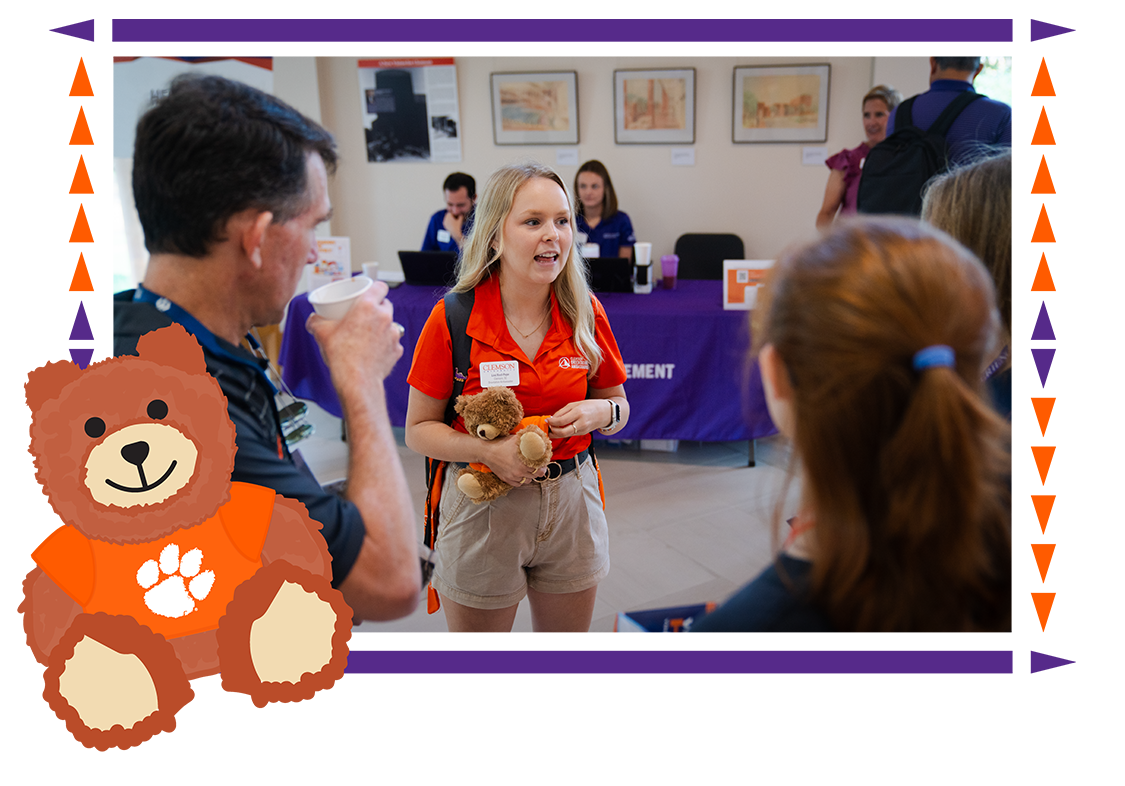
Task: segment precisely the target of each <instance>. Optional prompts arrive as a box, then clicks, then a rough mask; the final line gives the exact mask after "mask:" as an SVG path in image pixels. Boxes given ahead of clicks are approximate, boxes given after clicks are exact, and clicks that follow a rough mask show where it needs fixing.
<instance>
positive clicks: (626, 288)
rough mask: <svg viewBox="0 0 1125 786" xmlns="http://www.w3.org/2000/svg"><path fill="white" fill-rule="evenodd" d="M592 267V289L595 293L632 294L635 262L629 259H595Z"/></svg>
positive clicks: (587, 262) (590, 261) (587, 261)
mask: <svg viewBox="0 0 1125 786" xmlns="http://www.w3.org/2000/svg"><path fill="white" fill-rule="evenodd" d="M586 264H587V265H589V266H590V288H591V289H593V290H594V291H595V292H632V291H633V260H632V259H629V258H627V257H594V258H592V259H587V260H586Z"/></svg>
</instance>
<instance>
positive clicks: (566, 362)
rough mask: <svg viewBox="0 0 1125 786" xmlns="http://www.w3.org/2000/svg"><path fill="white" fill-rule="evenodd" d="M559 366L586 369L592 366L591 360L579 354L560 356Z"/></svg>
mask: <svg viewBox="0 0 1125 786" xmlns="http://www.w3.org/2000/svg"><path fill="white" fill-rule="evenodd" d="M559 368H577V369H582V370H583V371H585V370H586V369H588V368H590V361H588V360H586V358H584V357H582V356H581V355H578V356H577V357H574V356H572V357H562V358H559Z"/></svg>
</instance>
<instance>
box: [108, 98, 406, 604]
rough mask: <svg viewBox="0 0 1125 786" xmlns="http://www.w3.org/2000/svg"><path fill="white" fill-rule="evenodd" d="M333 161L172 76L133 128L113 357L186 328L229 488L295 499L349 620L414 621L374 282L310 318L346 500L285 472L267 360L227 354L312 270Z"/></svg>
mask: <svg viewBox="0 0 1125 786" xmlns="http://www.w3.org/2000/svg"><path fill="white" fill-rule="evenodd" d="M335 165H336V145H335V142H334V140H333V139H332V136H331V134H329V133H328V132H327V131H326V130H324V129H323V128H321V127H320V126H319V125H317V124H316V123H314V122H313V121H311V120H309V119H308V118H306V117H304V116H303V115H301V114H300V113H299V112H297V111H296V110H295V109H293V108H292V107H290V106H288V105H287V104H285V103H284V102H282V101H279V100H278V99H276V98H274V97H272V96H270V95H267V94H265V93H262V92H261V91H258V90H255V89H254V88H251V87H248V86H246V85H243V84H240V83H238V82H232V81H229V80H226V79H222V78H220V77H214V76H205V77H198V76H184V77H179V78H177V79H176V80H175V81H174V82H173V83H172V87H171V89H170V91H169V93H168V95H167V97H166V98H164V99H162V100H161V101H160V103H159V104H157V105H156V106H155V107H153V108H152V109H150V110H149V111H148V112H147V113H146V114H145V115H144V117H142V118H141V120H140V122H139V123H138V125H137V134H136V147H135V151H134V159H133V193H134V198H135V200H136V204H137V212H138V213H139V215H140V220H141V226H142V228H143V229H144V235H145V247H146V248H147V249H148V252H149V254H150V259H149V263H148V267H147V269H146V271H145V276H144V281H143V282H142V283H141V285H140V286H138V287H137V289H135V290H130V291H128V292H122V293H118V294H117V295H115V297H114V354H131V353H135V351H136V344H137V339H138V338H139V337H140V336H141V335H142V334H144V333H147V332H148V331H150V330H155V329H157V328H159V327H163V326H165V325H169V324H171V323H172V322H179V323H180V324H182V325H183V326H184V327H185V328H187V329H188V331H189V332H191V333H192V334H193V335H194V336H195V337H196V339H197V340H198V341H199V343H200V345H201V346H202V347H203V352H204V356H205V358H206V361H207V369H208V371H209V372H210V373H211V374H212V375H213V376H214V377H215V378H216V379H217V380H218V382H219V385H220V387H222V389H223V393H224V394H226V397H227V411H228V413H229V414H230V418H231V420H232V421H233V422H234V425H235V430H236V437H235V442H236V444H237V446H238V451H237V453H236V454H235V463H234V471H233V473H232V478H233V479H234V480H236V481H245V482H248V483H256V484H259V485H262V486H267V487H269V488H273V489H275V490H276V491H277V492H278V493H280V494H283V495H284V496H286V497H291V498H293V499H297V500H299V501H301V502H302V503H304V504H305V506H306V507H307V508H308V510H309V515H311V516H312V517H313V518H314V519H316V520H317V521H319V522H320V523H321V524H322V525H323V529H322V530H321V534H322V535H323V536H324V538H325V540H326V541H327V544H328V551H329V553H330V554H331V555H332V583H333V585H334V586H336V587H338V588H339V589H340V591H341V592H342V593H343V595H344V598H345V599H346V600H347V601H348V603H349V605H351V607H352V609H353V611H354V612H355V616H356V618H357V619H371V620H386V619H395V618H397V617H402V616H405V615H407V614H409V613H410V612H412V611H413V610H414V607H415V606H416V605H417V602H418V597H419V594H420V593H419V587H420V583H421V578H420V573H419V562H418V547H417V536H416V533H415V515H414V508H413V505H412V503H411V500H410V495H409V491H408V488H407V484H406V478H405V477H404V475H403V470H402V465H401V464H400V462H399V459H398V452H397V447H396V445H395V440H394V436H393V433H392V431H391V425H390V421H389V419H388V417H387V408H386V401H385V399H384V394H383V379H384V378H385V377H386V376H387V374H389V373H390V371H391V369H392V368H393V367H394V364H395V363H396V362H397V361H398V359H399V357H401V355H402V351H403V350H402V345H401V344H400V343H399V332H398V330H397V329H396V326H395V325H394V323H393V319H392V311H391V305H390V304H389V303H387V302H386V301H385V300H384V299H383V298H384V296H385V295H386V292H387V289H386V285H384V284H382V283H381V282H376V283H375V285H374V286H372V288H371V289H369V290H368V292H367V293H366V294H365V295H364V297H363V298H361V299H360V300H359V301H358V302H357V303H356V304H355V306H354V307H353V308H352V310H351V311H349V312H348V314H347V316H346V317H344V318H343V319H341V320H339V321H334V322H333V321H328V320H324V319H321V318H320V317H317V316H313V317H312V318H311V319H310V321H309V329H310V330H311V331H312V332H313V334H314V335H315V337H316V339H317V341H318V342H319V344H320V348H321V351H322V353H323V355H324V357H325V359H326V361H327V363H328V367H329V369H330V371H331V373H332V381H333V384H334V385H335V386H336V392H337V393H338V394H339V397H340V401H341V404H342V405H343V408H344V415H345V417H346V418H347V421H348V436H349V448H350V454H349V458H348V490H347V497H346V499H345V498H340V497H338V496H336V495H334V494H330V493H327V492H325V491H324V490H322V489H321V487H320V485H319V484H318V483H317V482H316V480H315V478H314V477H313V476H312V474H311V473H310V472H309V471H308V469H307V468H306V467H304V466H303V465H298V464H297V463H295V461H294V457H293V456H292V455H291V454H290V453H289V450H288V447H287V446H286V444H285V439H284V438H283V436H282V433H281V427H280V420H279V417H278V412H277V408H276V405H275V403H274V390H273V387H272V385H271V383H270V381H269V378H268V376H267V374H266V372H265V367H266V362H265V361H264V360H262V359H259V358H258V357H257V356H256V355H255V354H254V353H253V352H251V351H249V350H247V349H245V348H243V347H242V346H240V342H241V340H242V339H243V337H244V336H246V334H247V332H248V331H249V330H250V329H251V328H252V327H254V326H256V325H268V324H275V323H277V322H278V321H280V319H281V317H282V315H283V314H284V312H285V307H286V304H287V303H288V302H289V299H290V298H291V297H292V296H293V292H294V290H295V289H296V286H297V282H298V280H299V279H300V276H301V274H302V272H303V271H304V269H305V264H306V263H307V262H310V261H313V260H315V259H316V253H317V251H316V239H315V229H316V226H317V225H318V224H320V223H321V222H323V221H325V220H327V219H328V218H329V216H330V214H331V212H332V208H331V203H330V201H329V198H328V176H329V174H330V172H332V171H333V170H334V169H335ZM290 329H293V330H302V329H304V326H302V325H293V326H290Z"/></svg>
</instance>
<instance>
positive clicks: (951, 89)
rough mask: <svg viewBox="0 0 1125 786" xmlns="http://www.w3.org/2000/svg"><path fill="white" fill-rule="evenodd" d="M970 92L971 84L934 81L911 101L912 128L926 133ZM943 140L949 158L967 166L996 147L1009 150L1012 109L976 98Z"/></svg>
mask: <svg viewBox="0 0 1125 786" xmlns="http://www.w3.org/2000/svg"><path fill="white" fill-rule="evenodd" d="M972 89H973V86H972V85H971V84H969V83H968V82H963V81H961V80H960V79H939V80H937V81H936V82H934V83H933V84H931V85H930V89H929V90H927V91H926V92H925V93H920V94H919V95H918V97H917V98H916V99H915V100H914V108H913V109H912V110H911V119H912V120H913V122H914V125H916V126H918V128H920V129H922V130H923V131H925V130H926V129H927V128H929V127H930V126H931V125H933V123H934V121H935V120H937V117H938V115H940V114H941V111H942V110H943V109H945V108H946V107H947V106H949V105H950V104H951V103H952V102H953V99H954V98H956V97H957V96H958V95H959V94H960V93H964V92H965V91H967V90H972ZM897 111H898V110H897V109H895V110H892V111H891V116H890V117H889V118H887V136H890V135H891V134H893V133H894V130H895V114H896V113H897ZM945 141H946V143H947V144H948V145H949V158H950V161H951V162H952V163H953V164H954V165H957V164H964V163H969V162H971V161H973V160H974V159H975V158H977V157H979V156H980V155H981V154H982V153H988V152H990V151H991V148H994V147H997V146H999V147H1011V146H1012V108H1011V107H1010V106H1008V105H1007V104H1005V103H1004V102H1002V101H993V100H992V99H991V98H987V97H986V98H979V99H977V100H976V101H974V102H973V103H971V104H969V105H968V106H967V107H965V109H964V110H963V111H962V112H961V114H959V115H958V116H957V119H956V120H954V121H953V125H952V126H950V128H949V133H948V134H947V135H946V137H945Z"/></svg>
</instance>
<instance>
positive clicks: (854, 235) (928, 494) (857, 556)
mask: <svg viewBox="0 0 1125 786" xmlns="http://www.w3.org/2000/svg"><path fill="white" fill-rule="evenodd" d="M762 295H763V296H764V298H763V299H761V300H759V302H758V309H757V310H756V311H755V312H754V315H753V316H754V320H755V324H754V340H755V342H756V343H758V344H771V345H773V347H774V348H775V350H776V351H777V353H778V356H779V357H780V358H781V359H782V361H783V362H784V364H785V367H786V370H787V371H788V373H789V376H790V380H791V383H792V389H793V396H794V412H795V433H794V435H793V443H794V449H795V452H796V454H797V455H798V456H799V457H800V461H801V463H802V465H803V467H804V481H805V493H806V495H807V497H808V499H809V504H810V506H811V510H812V513H813V516H814V518H815V540H814V553H813V560H812V562H813V569H812V574H811V591H812V595H813V599H814V602H815V603H816V605H817V606H818V607H820V608H821V609H822V610H823V611H824V612H825V613H826V614H827V615H828V616H829V618H830V619H831V621H832V623H833V625H834V626H835V627H836V628H837V629H840V630H914V631H919V630H942V631H948V630H1008V629H1009V627H1010V624H1011V531H1010V510H1011V508H1010V504H1011V503H1010V497H1009V491H1008V477H1009V474H1010V467H1011V464H1010V460H1009V456H1008V447H1007V446H1008V443H1009V441H1010V436H1009V432H1008V425H1007V423H1006V422H1005V421H1004V419H1003V418H1001V417H1000V416H999V415H997V414H996V412H995V411H993V409H992V408H991V407H990V406H989V405H988V404H987V403H986V402H985V399H984V398H983V397H982V395H981V393H982V389H981V386H982V382H981V372H982V371H983V369H984V363H985V360H986V358H988V357H991V355H990V354H989V353H990V351H991V349H992V340H993V337H994V331H995V324H996V315H995V308H994V306H993V293H992V282H991V279H990V277H989V275H988V272H987V271H986V270H985V269H984V266H983V265H981V264H980V262H978V261H977V260H976V258H974V257H973V256H972V254H971V253H969V252H968V251H966V250H965V249H964V248H963V247H961V246H959V245H958V244H957V243H955V242H953V241H952V240H951V239H950V238H949V237H948V236H947V235H945V234H944V233H941V232H939V231H938V230H936V229H933V228H931V227H929V226H927V225H925V224H923V223H921V222H919V221H914V220H908V219H894V218H886V217H880V218H870V219H866V220H853V221H848V222H843V223H842V224H841V225H838V226H837V227H835V228H833V230H832V231H831V232H830V233H828V234H827V235H825V236H824V237H822V238H821V239H820V240H819V241H817V242H815V243H813V244H810V245H808V246H805V247H803V248H801V249H798V250H796V251H794V252H791V253H788V254H786V255H784V256H783V258H782V259H780V260H779V261H778V263H777V265H776V266H775V267H774V269H773V271H772V272H771V275H770V278H769V280H768V282H767V285H766V289H765V290H764V291H763V293H762ZM935 344H944V345H946V346H948V347H950V348H952V349H953V352H954V356H955V362H954V365H953V366H952V367H934V368H929V369H926V370H922V371H916V370H915V369H914V368H913V367H912V358H913V356H914V354H915V353H916V352H918V351H919V350H921V349H923V348H925V347H929V346H932V345H935Z"/></svg>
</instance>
